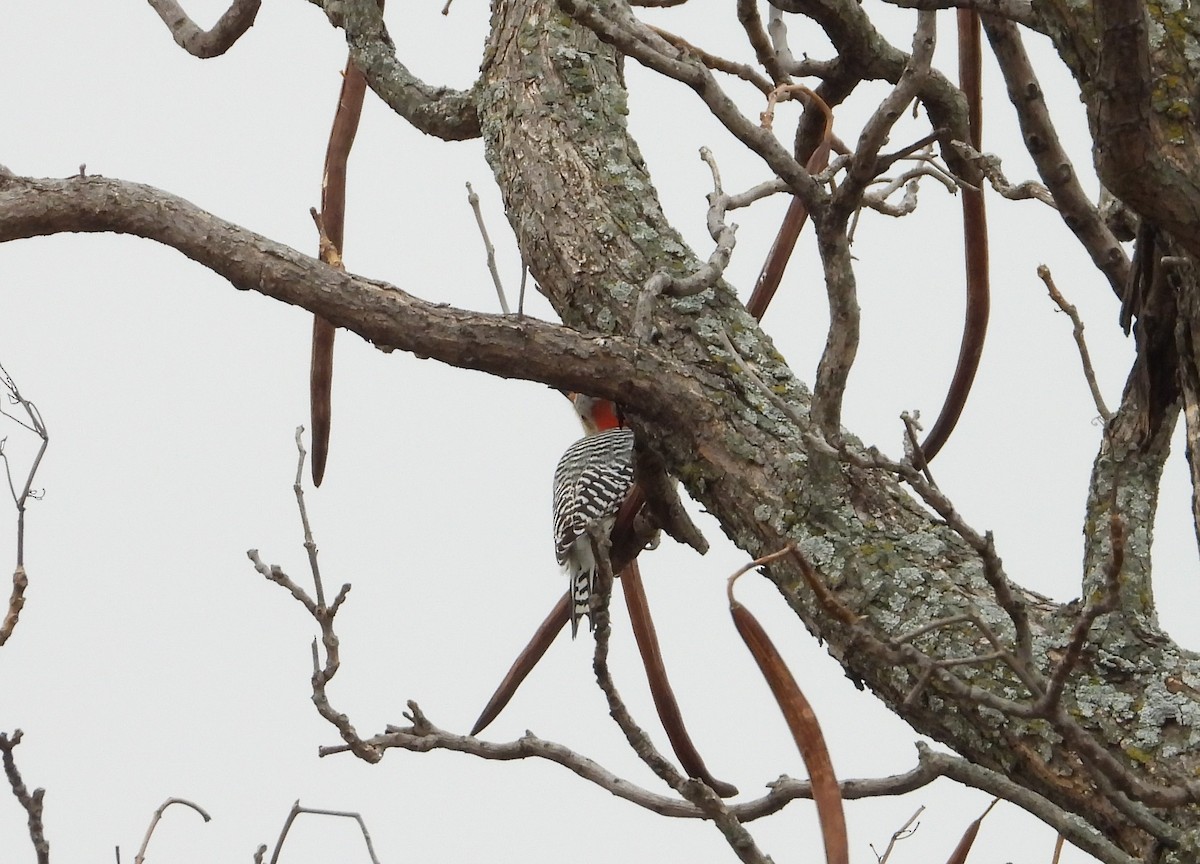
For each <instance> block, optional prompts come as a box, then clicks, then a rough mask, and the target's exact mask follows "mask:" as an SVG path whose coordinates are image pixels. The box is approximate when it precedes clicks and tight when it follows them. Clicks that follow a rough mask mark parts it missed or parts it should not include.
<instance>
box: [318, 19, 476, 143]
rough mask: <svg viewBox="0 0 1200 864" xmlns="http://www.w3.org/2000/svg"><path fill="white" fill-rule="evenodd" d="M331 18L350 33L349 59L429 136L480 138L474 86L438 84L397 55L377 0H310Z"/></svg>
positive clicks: (381, 94) (393, 106) (379, 92)
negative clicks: (460, 87)
mask: <svg viewBox="0 0 1200 864" xmlns="http://www.w3.org/2000/svg"><path fill="white" fill-rule="evenodd" d="M309 2H311V3H312V4H313V5H315V6H319V7H321V8H322V9H323V10H325V14H326V16H328V18H329V23H331V24H333V26H335V27H340V28H341V29H342V30H344V31H345V33H346V44H347V46H348V47H349V49H350V59H351V60H352V61H354V65H355V66H357V67H358V68H359V69H361V70H362V72H363V75H365V76H366V79H367V83H368V84H369V85H370V86H371V89H372V90H374V91H375V93H376V95H378V96H379V98H380V99H382V100H383V101H384V102H385V103H386V104H387V105H388V107H390V108H391V109H392V110H393V111H395V112H396V113H397V114H399V115H400V116H401V117H403V118H404V119H405V120H407V121H408V122H409V123H411V124H412V125H413V126H415V127H416V128H417V129H419V130H421V131H422V132H424V133H425V134H427V135H433V136H435V137H437V138H441V139H443V140H446V141H462V140H464V139H467V138H478V137H479V114H478V113H477V111H476V106H475V96H474V94H473V93H472V92H471V91H461V90H454V89H452V88H449V87H435V86H433V85H430V84H426V83H425V82H424V81H422V80H421V79H419V78H417V77H416V76H415V75H413V74H412V72H410V71H409V69H408V67H407V66H405V65H404V64H403V63H401V62H400V60H399V59H398V58H397V57H396V46H395V45H394V44H393V43H392V37H391V36H389V35H388V32H387V26H386V25H385V24H384V23H383V12H382V11H381V10H380V9H379V5H378V3H377V2H376V0H336V2H335V0H309Z"/></svg>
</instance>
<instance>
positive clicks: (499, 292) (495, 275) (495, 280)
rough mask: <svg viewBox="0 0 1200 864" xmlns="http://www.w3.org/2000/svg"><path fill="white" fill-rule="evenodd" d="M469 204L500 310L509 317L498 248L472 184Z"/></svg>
mask: <svg viewBox="0 0 1200 864" xmlns="http://www.w3.org/2000/svg"><path fill="white" fill-rule="evenodd" d="M467 203H468V204H470V205H471V211H472V212H473V213H474V214H475V224H476V225H478V226H479V236H480V237H482V238H483V248H484V251H485V252H487V267H488V273H490V274H491V275H492V284H493V285H495V286H496V296H497V297H498V298H499V299H500V310H501V311H502V312H503V313H504V314H505V315H508V314H509V308H508V298H507V297H505V296H504V285H503V284H501V282H500V271H499V270H497V269H496V247H495V246H493V245H492V240H491V238H490V237H488V232H487V225H485V224H484V222H483V213H482V211H481V210H480V209H479V196H478V195H476V194H475V190H474V189H472V188H471V184H470V182H468V183H467Z"/></svg>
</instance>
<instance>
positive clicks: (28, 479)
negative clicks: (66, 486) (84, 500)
mask: <svg viewBox="0 0 1200 864" xmlns="http://www.w3.org/2000/svg"><path fill="white" fill-rule="evenodd" d="M0 390H3V391H4V396H5V397H6V398H7V399H8V401H9V402H11V403H12V404H13V405H16V406H18V407H19V408H20V410H21V412H22V413H23V414H24V415H25V419H21V418H20V417H16V416H14V415H12V414H9V413H8V412H7V411H5V410H4V408H2V407H0V416H4V417H8V418H9V419H10V420H12V421H14V422H15V423H16V424H17V425H19V426H20V427H21V428H23V429H26V430H28V431H30V432H32V433H33V434H35V435H37V436H38V437H39V438H40V439H41V441H42V443H41V444H39V445H38V450H37V453H36V454H34V457H33V462H32V463H31V464H30V466H29V472H28V473H27V474H26V475H25V483H24V484H23V485H22V486H21V490H20V491H19V492H18V491H17V487H16V484H15V483H14V482H13V475H12V465H11V464H10V463H9V461H8V454H7V453H6V452H5V449H4V444H5V439H0V460H3V462H4V473H5V476H6V477H7V478H8V490H9V492H10V493H11V494H12V499H13V503H14V504H15V505H16V506H17V567H18V568H19V569H20V568H23V567H24V565H25V505H26V504H28V503H29V499H30V498H32V497H37V496H36V495H35V494H34V492H33V479H34V477H36V476H37V472H38V468H39V467H40V466H41V464H42V457H43V456H45V455H46V448H47V447H49V446H50V433H49V432H48V431H47V430H46V423H45V421H43V420H42V412H41V411H39V410H38V407H37V405H35V404H34V403H33V402H32V401H30V400H29V399H27V398H25V397H24V396H23V395H21V391H20V389H19V388H18V387H17V382H16V381H14V380H13V378H12V376H11V375H9V374H8V370H7V369H5V368H4V366H2V365H0ZM13 578H14V582H15V580H16V576H15V574H14V577H13ZM2 642H3V640H0V644H2Z"/></svg>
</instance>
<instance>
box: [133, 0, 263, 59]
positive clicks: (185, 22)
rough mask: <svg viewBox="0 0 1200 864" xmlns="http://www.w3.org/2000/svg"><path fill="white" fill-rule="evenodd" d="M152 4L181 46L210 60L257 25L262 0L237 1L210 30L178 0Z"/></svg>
mask: <svg viewBox="0 0 1200 864" xmlns="http://www.w3.org/2000/svg"><path fill="white" fill-rule="evenodd" d="M149 3H150V7H151V8H152V9H154V11H155V12H157V13H158V17H159V18H161V19H162V20H163V23H164V24H166V25H167V29H169V30H170V31H171V35H172V36H173V37H174V38H175V43H176V44H177V45H179V47H180V48H182V49H183V50H184V51H186V52H188V53H189V54H191V55H192V56H193V57H199V58H200V59H202V60H207V59H209V58H211V57H219V56H220V55H222V54H224V53H225V52H226V51H228V50H229V49H230V48H232V47H233V43H234V42H236V41H237V40H238V39H240V38H242V34H243V33H245V32H246V31H247V30H249V29H250V28H251V27H252V26H253V25H254V19H255V18H256V17H257V16H258V9H259V7H260V6H261V5H262V0H233V2H232V3H230V4H229V8H228V9H226V10H225V14H223V15H222V16H221V17H220V18H218V19H217V23H216V24H214V25H213V26H212V28H211V29H208V30H201V29H200V28H199V27H198V26H197V25H196V22H195V21H193V20H192V19H191V18H189V17H188V14H187V13H186V12H184V11H183V7H182V6H180V5H179V3H178V2H177V0H149Z"/></svg>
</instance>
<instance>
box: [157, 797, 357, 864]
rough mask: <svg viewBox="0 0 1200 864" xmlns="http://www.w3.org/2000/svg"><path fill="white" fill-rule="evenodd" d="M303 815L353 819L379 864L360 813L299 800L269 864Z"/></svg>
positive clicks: (262, 848) (273, 863)
mask: <svg viewBox="0 0 1200 864" xmlns="http://www.w3.org/2000/svg"><path fill="white" fill-rule="evenodd" d="M305 813H307V814H310V815H313V816H335V817H339V818H343V819H353V820H354V821H355V822H357V823H358V829H359V830H360V831H362V835H363V841H364V842H365V843H366V844H367V855H369V856H370V858H371V862H372V864H379V858H378V856H377V855H376V854H375V844H373V843H372V842H371V832H370V831H368V830H367V823H366V821H365V820H364V819H363V817H362V814H361V813H356V812H352V811H347V810H322V809H319V808H316V807H301V806H300V802H299V800H297V801H296V803H295V804H293V805H292V809H291V810H289V811H288V815H287V819H285V820H284V822H283V829H282V830H281V831H280V832H279V839H278V840H276V841H275V851H274V852H272V853H271V864H278V861H279V853H280V852H281V851H282V850H283V841H284V840H286V839H287V835H288V831H290V830H291V828H292V823H293V822H295V821H296V818H297V817H298V816H300V815H301V814H305ZM266 848H267V847H266V846H260V847H259V853H260V856H261V854H262V853H265V852H266ZM135 864H137V862H135Z"/></svg>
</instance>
